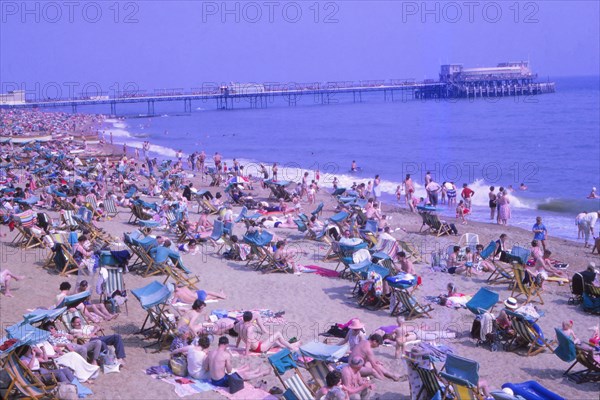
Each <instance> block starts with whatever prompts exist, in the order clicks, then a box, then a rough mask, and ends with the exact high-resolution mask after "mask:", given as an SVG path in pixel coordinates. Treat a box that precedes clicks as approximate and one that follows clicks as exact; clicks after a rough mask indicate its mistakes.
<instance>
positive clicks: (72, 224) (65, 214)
mask: <svg viewBox="0 0 600 400" xmlns="http://www.w3.org/2000/svg"><path fill="white" fill-rule="evenodd" d="M74 215H75V211H73V210H62V211H61V213H60V217H61V219H62V221H63V226H62V227H63V228H68V229H70V228H78V227H79V224H78V223H77V221H75V218H74Z"/></svg>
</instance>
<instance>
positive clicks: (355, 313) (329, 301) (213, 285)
mask: <svg viewBox="0 0 600 400" xmlns="http://www.w3.org/2000/svg"><path fill="white" fill-rule="evenodd" d="M98 150H99V151H102V152H104V153H112V152H113V151H114V152H116V151H117V149H114V148H111V147H110V146H105V147H99V148H98ZM191 181H192V182H193V183H194V187H195V188H202V189H209V190H210V191H211V192H212V193H213V194H214V193H216V192H217V191H221V192H222V191H223V187H220V188H214V187H210V188H209V187H206V185H207V183H208V181H207V180H201V179H200V176H199V175H198V174H196V176H195V177H193V178H191ZM330 191H331V188H321V190H320V192H319V193H318V195H317V203H318V202H320V201H323V202H324V203H325V207H324V212H323V216H322V218H321V219H322V220H324V219H326V218H327V217H328V216H331V215H332V214H333V213H334V208H335V206H336V204H337V201H336V200H335V199H334V198H333V197H332V196H331V195H330V194H329V192H330ZM253 193H254V198H255V199H257V200H261V199H266V198H267V197H268V191H266V190H263V189H260V188H259V187H258V185H255V190H254V191H253ZM160 200H161V199H159V198H148V201H160ZM314 208H315V207H314V206H311V205H308V204H302V209H303V211H304V212H310V211H312V209H314ZM46 211H47V210H46ZM119 211H120V214H119V215H118V216H117V217H115V218H114V219H112V220H102V221H100V222H97V223H96V224H97V225H98V226H100V227H102V228H103V229H105V230H106V231H107V232H108V233H110V235H111V236H112V237H113V238H114V239H115V243H114V244H113V245H112V246H111V248H112V249H113V250H116V249H125V247H124V245H123V243H122V237H123V233H125V232H131V231H133V230H135V229H136V226H134V225H131V224H128V223H127V221H128V219H129V216H130V211H129V210H128V209H125V208H120V209H119ZM239 211H240V207H235V208H234V213H236V214H237V213H239ZM384 211H385V214H387V215H388V218H390V217H391V219H388V222H389V223H390V225H391V227H392V234H393V236H395V237H396V238H397V239H401V240H404V241H408V242H411V243H412V244H413V245H414V246H415V247H417V249H419V251H420V252H421V254H423V256H424V260H425V263H421V264H416V265H415V267H416V270H417V272H418V275H419V276H421V277H422V281H423V284H422V285H421V286H420V288H419V289H418V290H417V291H416V292H415V296H416V298H417V299H418V300H419V301H420V302H422V303H427V301H426V300H425V296H437V295H439V294H442V293H444V292H445V288H446V285H447V284H448V283H450V282H452V283H454V284H455V285H456V286H457V288H458V291H459V292H461V293H465V294H469V295H473V294H474V293H475V292H476V291H477V290H478V289H479V288H480V287H489V288H490V289H492V290H494V291H496V292H498V293H499V294H500V301H503V300H505V299H506V298H508V297H509V295H510V290H509V289H508V287H507V285H493V286H491V287H490V286H486V284H485V279H486V278H487V275H488V274H485V273H484V274H482V275H480V276H474V277H465V276H462V275H449V274H446V273H442V272H432V271H431V269H430V254H431V252H432V251H434V250H437V249H442V250H443V249H445V248H446V247H447V246H449V245H452V244H455V243H457V242H458V239H459V238H460V236H446V237H442V238H435V237H434V236H433V235H430V234H422V233H419V229H420V227H421V218H420V216H419V215H416V214H411V213H410V212H408V211H407V210H405V209H398V208H397V207H391V206H387V209H385V210H384ZM47 212H48V211H47ZM49 214H50V215H51V216H52V217H53V218H54V219H55V220H57V221H58V214H57V212H56V211H50V212H49ZM190 218H191V220H192V221H195V220H197V218H198V214H197V212H196V205H195V203H194V204H193V205H192V206H191V207H190ZM211 218H213V217H211ZM532 224H533V221H532ZM457 226H458V229H459V234H463V233H466V232H471V233H476V234H478V235H479V241H480V243H482V244H484V245H485V244H487V243H489V242H490V241H491V240H496V239H497V238H498V236H499V235H500V234H501V233H506V234H508V235H509V239H508V243H509V245H512V244H519V245H522V246H524V247H528V244H529V242H530V241H531V239H532V236H533V235H532V233H531V232H529V231H525V230H522V229H518V228H514V227H510V226H506V227H505V226H498V225H496V224H486V223H475V222H469V223H468V225H460V224H457ZM573 229H575V227H574V228H573ZM244 232H245V229H244V226H243V224H237V225H236V226H235V228H234V234H237V235H238V236H242V235H243V234H244ZM272 232H273V233H275V234H276V235H277V236H278V237H281V238H287V239H288V241H289V242H290V243H291V245H290V246H293V248H294V249H295V250H297V251H298V252H299V259H298V260H297V263H298V264H300V265H317V266H320V267H324V268H329V269H333V268H334V267H335V265H336V264H335V263H330V262H324V261H323V256H324V255H325V253H326V252H327V250H328V248H329V246H328V245H327V244H325V243H320V242H315V241H309V240H306V239H304V238H303V235H302V234H301V233H300V232H298V231H297V230H296V229H285V228H282V229H279V228H277V229H273V230H272ZM0 233H2V235H3V236H4V235H6V236H4V237H3V238H2V243H1V244H0V251H1V260H2V268H3V269H5V268H8V269H10V270H11V271H12V272H14V273H16V274H22V275H25V276H26V279H24V280H22V281H20V282H15V283H13V285H12V291H13V294H14V297H12V298H9V297H6V296H0V315H1V323H2V326H3V327H4V328H5V327H7V326H10V325H12V324H14V323H16V322H18V321H20V320H21V319H22V315H23V314H24V313H25V312H26V311H27V310H29V309H34V308H36V307H40V306H42V307H49V306H51V305H52V304H53V303H54V299H55V295H56V293H57V292H58V286H59V284H60V283H61V282H63V281H69V282H71V283H72V284H75V280H76V276H73V275H72V276H69V277H66V278H65V277H62V276H59V275H57V274H55V273H49V272H48V271H47V270H45V269H42V264H43V263H44V261H45V260H46V258H47V256H48V254H49V250H48V249H31V250H22V249H19V248H16V247H13V246H12V245H11V244H10V242H11V240H12V239H13V238H14V236H15V234H16V231H15V232H9V231H8V228H7V226H6V225H2V226H1V227H0ZM153 233H154V234H160V235H167V236H168V235H169V233H167V232H162V231H160V230H155V231H154V232H153ZM547 245H548V248H550V249H551V250H552V251H553V256H554V257H555V258H556V259H559V260H561V261H562V262H565V263H568V264H569V265H570V267H569V269H568V272H569V274H572V273H573V272H577V271H582V270H584V269H585V268H586V266H587V265H588V263H589V262H590V261H595V262H596V263H597V264H598V263H599V262H600V258H599V257H598V255H592V254H590V249H584V248H583V245H582V244H581V243H576V242H573V241H568V240H563V239H556V238H553V237H552V236H550V238H549V240H548V241H547ZM183 260H184V263H185V265H186V266H187V267H188V268H189V269H190V270H192V272H193V273H194V274H197V275H198V276H199V277H200V279H201V282H200V285H199V286H200V287H201V288H203V289H205V290H210V291H219V290H223V291H224V292H225V293H226V295H227V299H226V300H221V301H219V302H217V303H209V304H208V312H207V315H208V313H210V311H211V310H213V309H226V310H246V309H263V308H268V309H271V310H273V311H285V315H284V320H285V323H284V324H283V325H273V326H270V328H273V329H275V330H278V331H281V332H282V333H283V335H284V336H285V337H287V338H291V337H294V336H295V337H297V338H298V339H300V340H301V341H302V342H303V343H307V342H310V341H313V340H317V341H320V340H322V338H320V337H319V336H318V334H319V333H321V332H324V331H326V330H327V329H328V328H329V326H330V325H332V324H333V323H345V322H347V321H348V320H350V319H351V318H359V319H360V320H361V321H362V322H363V323H364V324H365V325H366V331H367V333H368V334H369V333H371V332H372V331H373V330H375V329H376V328H377V327H379V326H384V325H391V324H393V323H394V321H395V319H394V318H393V317H391V316H390V315H389V310H380V311H369V310H366V309H364V308H358V307H357V304H356V299H354V298H352V297H351V292H352V289H353V287H354V283H353V282H351V281H349V280H347V279H340V278H328V277H322V276H318V275H316V274H311V273H304V274H302V275H293V274H262V273H259V272H256V271H254V270H253V269H247V268H246V267H245V266H244V264H245V263H244V262H236V261H227V260H225V259H223V258H222V257H221V256H220V255H219V254H217V253H216V249H215V248H214V247H212V246H210V245H206V246H203V247H202V248H201V251H200V252H199V253H198V254H197V255H195V256H192V255H183ZM152 279H153V278H142V277H141V276H139V275H137V274H134V273H129V274H126V275H125V284H126V287H127V289H128V290H131V289H135V288H138V287H142V286H144V285H146V284H148V283H149V282H150V281H151V280H152ZM156 279H157V280H159V281H163V280H164V277H162V276H158V277H156ZM569 296H570V290H569V286H568V285H564V286H559V285H558V284H556V283H553V282H547V283H546V285H545V292H544V296H543V297H544V302H545V303H544V304H543V305H538V304H537V303H534V304H536V306H537V307H538V309H539V310H542V311H544V312H545V315H544V316H543V317H542V318H541V319H540V320H539V321H538V323H539V325H540V326H541V328H542V329H543V331H544V332H545V334H546V336H547V337H548V338H552V339H553V338H554V328H555V327H559V326H560V325H561V322H562V321H565V320H572V321H573V323H574V331H575V332H576V334H577V335H578V337H579V338H581V339H582V340H585V341H587V338H589V337H590V336H591V335H592V331H591V330H590V328H592V327H593V326H594V325H596V324H598V322H599V318H598V317H597V316H593V315H590V314H586V313H584V312H583V310H582V309H581V307H580V306H571V305H568V304H567V300H568V298H569ZM433 307H434V309H433V312H432V313H431V315H432V318H431V319H429V318H418V319H416V320H413V321H411V322H408V324H411V325H414V326H416V327H417V329H422V328H428V329H434V328H435V329H448V330H451V331H455V332H456V333H457V338H456V339H451V340H442V341H441V342H440V343H441V344H445V345H447V346H449V347H451V348H452V349H453V350H454V352H455V354H458V355H461V356H463V357H467V358H470V359H473V360H477V361H478V362H479V364H480V376H481V379H484V380H486V381H487V382H488V384H489V386H490V388H491V389H499V388H500V386H501V385H502V384H503V383H505V382H522V381H527V380H535V381H538V382H540V383H541V384H542V385H544V386H545V387H546V388H548V389H550V390H552V391H554V392H556V393H557V394H560V395H561V396H563V397H565V398H568V399H597V398H598V389H599V386H598V384H593V383H586V384H579V385H577V384H575V383H573V382H571V381H569V380H567V379H566V378H564V377H563V376H562V373H563V372H564V371H565V370H566V369H567V368H568V366H569V365H568V364H567V363H564V362H563V361H561V360H560V359H559V358H558V357H557V356H555V355H554V354H552V353H551V352H550V351H548V350H547V351H545V352H543V353H541V354H539V355H536V356H533V357H526V356H525V353H524V352H523V350H518V351H517V352H505V351H498V352H491V351H490V350H489V348H487V347H476V346H475V342H474V340H472V339H471V338H470V337H469V331H470V329H471V324H472V322H473V319H474V316H473V314H471V313H470V312H469V311H468V310H466V309H458V310H454V309H450V308H447V307H442V306H440V305H433ZM501 308H502V305H501V304H498V305H497V308H496V311H498V310H499V309H501ZM128 310H129V313H128V315H126V314H125V313H122V314H121V315H120V316H119V317H118V318H117V319H116V320H114V321H110V322H103V323H102V327H103V328H104V330H105V332H106V333H107V334H110V333H119V334H121V335H122V336H123V338H124V340H125V346H126V352H127V364H126V367H125V368H124V369H122V371H121V372H120V373H118V374H110V375H101V376H100V377H99V378H98V379H97V380H96V381H95V383H93V384H92V385H90V388H91V389H92V390H93V391H94V395H93V396H92V397H91V398H93V399H160V398H177V395H176V394H175V392H174V390H173V386H171V385H169V384H166V383H164V382H161V381H160V380H155V379H152V378H151V377H149V376H146V375H145V372H144V371H145V370H146V369H147V368H149V367H151V366H155V365H159V364H160V363H164V362H166V360H168V358H169V354H168V352H167V351H163V352H160V353H153V352H152V351H153V350H154V348H152V347H151V348H148V349H147V350H146V349H144V348H143V346H144V345H145V344H147V343H148V342H147V341H144V340H142V336H141V335H137V334H136V331H138V330H139V328H140V327H141V325H142V322H143V320H144V318H145V317H146V313H145V312H144V311H143V310H142V308H141V307H140V305H139V303H138V302H137V300H136V299H135V297H133V296H131V295H130V296H129V301H128ZM375 354H376V355H377V357H379V358H380V359H381V360H382V361H383V363H384V364H385V365H386V366H387V367H388V368H389V369H392V370H394V371H396V372H398V373H401V374H405V372H404V371H405V366H404V364H403V362H402V361H401V360H395V359H394V348H393V347H380V348H378V349H376V351H375ZM245 364H249V365H252V366H261V365H262V366H263V367H264V366H268V361H267V359H266V358H263V357H259V356H251V357H247V358H244V357H242V356H240V355H235V356H234V366H240V365H245ZM305 372H306V371H305ZM306 376H307V377H308V375H306ZM263 379H266V380H267V382H268V384H267V388H271V387H272V386H280V387H281V384H280V382H279V381H278V380H277V379H276V377H275V375H274V374H270V375H269V376H267V377H265V378H263ZM253 383H254V382H253ZM190 398H202V399H213V398H223V397H222V396H221V395H220V394H218V393H216V392H214V391H208V392H204V393H201V394H198V395H194V396H192V397H190ZM373 398H379V399H403V398H410V389H409V386H408V383H407V381H406V380H403V381H401V382H393V381H390V380H385V381H378V380H377V381H375V391H374V393H373Z"/></svg>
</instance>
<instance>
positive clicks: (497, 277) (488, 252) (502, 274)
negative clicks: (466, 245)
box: [479, 241, 514, 284]
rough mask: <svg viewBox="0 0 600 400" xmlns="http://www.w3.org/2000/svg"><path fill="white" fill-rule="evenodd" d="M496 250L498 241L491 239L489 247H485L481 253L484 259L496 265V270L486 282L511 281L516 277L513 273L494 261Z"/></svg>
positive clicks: (503, 282) (499, 282)
mask: <svg viewBox="0 0 600 400" xmlns="http://www.w3.org/2000/svg"><path fill="white" fill-rule="evenodd" d="M495 251H496V242H494V241H491V242H490V244H488V245H487V247H486V248H485V249H483V251H482V252H481V253H479V254H480V255H481V258H482V259H483V260H489V261H490V262H491V263H492V265H493V266H494V270H493V271H492V273H491V274H490V276H488V278H487V280H486V282H487V283H489V284H505V283H511V282H512V281H513V279H514V276H513V273H512V271H510V270H507V269H506V268H504V267H503V266H502V265H500V264H499V263H496V262H495V261H494V259H493V256H494V253H495Z"/></svg>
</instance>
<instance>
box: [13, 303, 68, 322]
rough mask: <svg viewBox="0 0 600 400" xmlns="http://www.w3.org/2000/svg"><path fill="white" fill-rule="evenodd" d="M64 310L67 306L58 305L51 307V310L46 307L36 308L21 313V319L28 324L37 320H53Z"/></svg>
mask: <svg viewBox="0 0 600 400" xmlns="http://www.w3.org/2000/svg"><path fill="white" fill-rule="evenodd" d="M65 311H67V307H59V308H53V309H51V310H46V309H40V308H38V309H36V310H33V311H31V312H29V313H27V314H23V319H24V320H25V321H27V322H28V323H29V324H37V323H38V322H42V323H43V322H46V321H54V320H55V319H57V318H59V317H60V316H61V315H62V314H63V313H64V312H65Z"/></svg>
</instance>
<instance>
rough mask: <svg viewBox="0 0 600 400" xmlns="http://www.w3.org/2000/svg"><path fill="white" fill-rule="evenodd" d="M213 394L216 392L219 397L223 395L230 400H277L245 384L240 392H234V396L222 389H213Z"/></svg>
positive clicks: (275, 397)
mask: <svg viewBox="0 0 600 400" xmlns="http://www.w3.org/2000/svg"><path fill="white" fill-rule="evenodd" d="M215 392H217V393H219V394H220V395H223V396H225V397H227V398H228V399H231V400H246V399H253V400H277V399H278V397H277V396H274V395H272V394H269V393H268V392H265V391H264V390H262V389H257V388H255V387H252V386H251V385H249V384H247V383H246V384H244V388H243V389H242V390H240V391H239V392H236V393H234V394H231V393H229V390H227V389H223V388H217V389H215Z"/></svg>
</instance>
